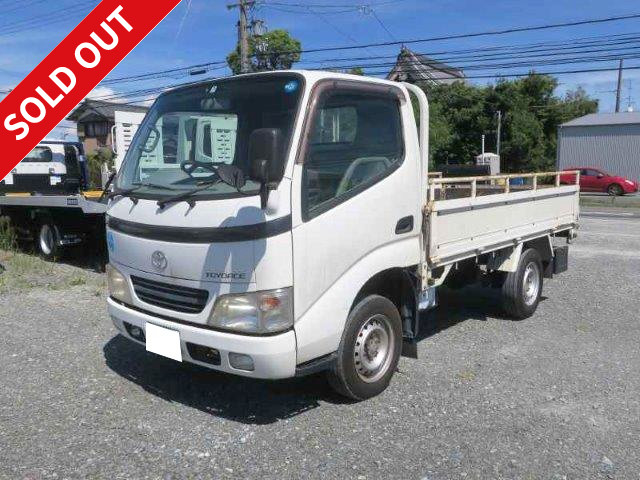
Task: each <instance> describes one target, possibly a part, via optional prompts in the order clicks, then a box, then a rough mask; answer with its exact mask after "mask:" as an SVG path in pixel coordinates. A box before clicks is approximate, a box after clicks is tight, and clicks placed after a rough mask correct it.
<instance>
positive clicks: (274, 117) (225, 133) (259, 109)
mask: <svg viewBox="0 0 640 480" xmlns="http://www.w3.org/2000/svg"><path fill="white" fill-rule="evenodd" d="M301 93H302V77H300V76H298V75H293V74H270V75H264V76H252V77H244V78H242V77H241V78H231V79H225V80H219V81H212V82H208V83H202V84H198V85H194V86H190V87H187V88H182V89H179V90H175V91H173V92H169V93H167V94H164V95H162V96H160V97H159V98H158V99H157V100H156V102H155V103H154V105H153V107H151V110H150V111H149V113H148V114H147V116H146V117H145V120H144V122H143V123H142V125H141V127H140V130H139V131H138V134H137V135H136V137H135V139H134V141H133V143H132V145H131V148H130V149H129V151H128V152H127V155H126V157H125V160H124V164H123V167H122V169H121V170H120V172H119V174H118V178H117V180H116V190H117V191H123V190H127V191H131V192H133V191H135V193H132V195H135V196H139V197H143V198H145V197H146V198H153V199H160V198H164V197H167V196H174V195H176V194H180V193H181V192H186V191H189V190H192V189H194V188H196V189H197V188H198V187H199V186H202V185H204V186H206V187H207V188H203V189H202V190H200V191H198V192H196V193H194V194H193V196H194V197H199V198H202V197H220V196H227V197H228V196H235V195H240V194H244V195H246V194H251V193H256V194H257V193H258V191H259V188H260V185H259V184H258V183H257V182H255V181H253V180H251V179H250V176H249V171H250V169H249V156H248V153H249V137H250V135H251V133H252V132H253V131H254V130H256V129H259V128H277V129H279V130H280V131H281V132H282V138H283V140H284V145H289V143H290V138H291V134H292V131H293V128H294V121H295V116H296V112H297V111H298V105H299V102H300V96H301ZM286 157H287V152H286V151H285V152H284V153H283V155H282V158H279V159H278V161H279V162H280V163H281V165H279V166H278V167H279V168H278V171H280V172H281V174H280V178H274V179H273V181H276V182H278V181H280V179H281V178H282V173H283V172H284V167H285V165H284V162H285V159H286ZM194 165H196V166H197V168H193V167H194ZM198 165H199V166H198ZM220 165H232V166H234V167H236V168H238V169H240V170H242V172H243V173H244V176H245V177H246V178H247V182H246V184H245V185H244V186H243V187H241V188H240V189H237V188H236V187H234V186H231V185H228V184H226V183H223V182H222V181H219V178H218V175H217V174H216V169H217V167H218V166H220ZM208 184H210V185H209V186H207V185H208ZM238 190H240V191H238Z"/></svg>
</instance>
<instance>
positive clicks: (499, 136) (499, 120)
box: [496, 110, 502, 156]
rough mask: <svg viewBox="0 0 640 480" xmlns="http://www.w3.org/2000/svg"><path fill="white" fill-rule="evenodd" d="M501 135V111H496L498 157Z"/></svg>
mask: <svg viewBox="0 0 640 480" xmlns="http://www.w3.org/2000/svg"><path fill="white" fill-rule="evenodd" d="M501 133H502V111H501V110H498V131H497V133H496V154H497V155H498V156H500V140H501Z"/></svg>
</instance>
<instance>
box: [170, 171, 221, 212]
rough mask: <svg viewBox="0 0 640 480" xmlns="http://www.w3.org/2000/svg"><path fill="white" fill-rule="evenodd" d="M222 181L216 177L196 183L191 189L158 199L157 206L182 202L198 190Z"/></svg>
mask: <svg viewBox="0 0 640 480" xmlns="http://www.w3.org/2000/svg"><path fill="white" fill-rule="evenodd" d="M220 182H222V180H220V179H219V178H216V179H215V180H207V181H205V182H200V183H199V184H198V185H199V186H198V187H196V188H193V189H191V190H187V191H186V192H184V193H179V194H177V195H174V196H173V197H167V198H163V199H162V200H158V206H159V207H160V208H164V207H165V205H167V204H168V203H173V202H182V201H183V200H188V199H189V198H191V197H192V196H193V195H195V194H196V193H198V192H201V191H203V190H206V189H207V188H209V187H211V186H212V185H215V184H217V183H220ZM193 202H194V200H191V202H189V205H190V206H193Z"/></svg>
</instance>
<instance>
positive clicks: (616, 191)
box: [607, 183, 624, 197]
mask: <svg viewBox="0 0 640 480" xmlns="http://www.w3.org/2000/svg"><path fill="white" fill-rule="evenodd" d="M607 193H608V194H609V195H611V196H612V197H619V196H621V195H624V190H622V187H621V186H620V185H618V184H617V183H612V184H611V185H609V186H608V187H607Z"/></svg>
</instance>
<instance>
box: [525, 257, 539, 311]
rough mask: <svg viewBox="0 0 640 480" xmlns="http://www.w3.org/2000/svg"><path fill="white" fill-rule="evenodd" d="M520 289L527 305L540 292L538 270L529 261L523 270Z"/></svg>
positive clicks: (532, 301)
mask: <svg viewBox="0 0 640 480" xmlns="http://www.w3.org/2000/svg"><path fill="white" fill-rule="evenodd" d="M522 291H523V293H524V301H525V303H526V304H527V305H532V304H533V303H534V302H535V301H536V299H537V298H538V293H539V292H540V272H539V271H538V266H537V265H536V264H535V263H533V262H532V263H529V264H528V265H527V267H526V268H525V271H524V276H523V279H522Z"/></svg>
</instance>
